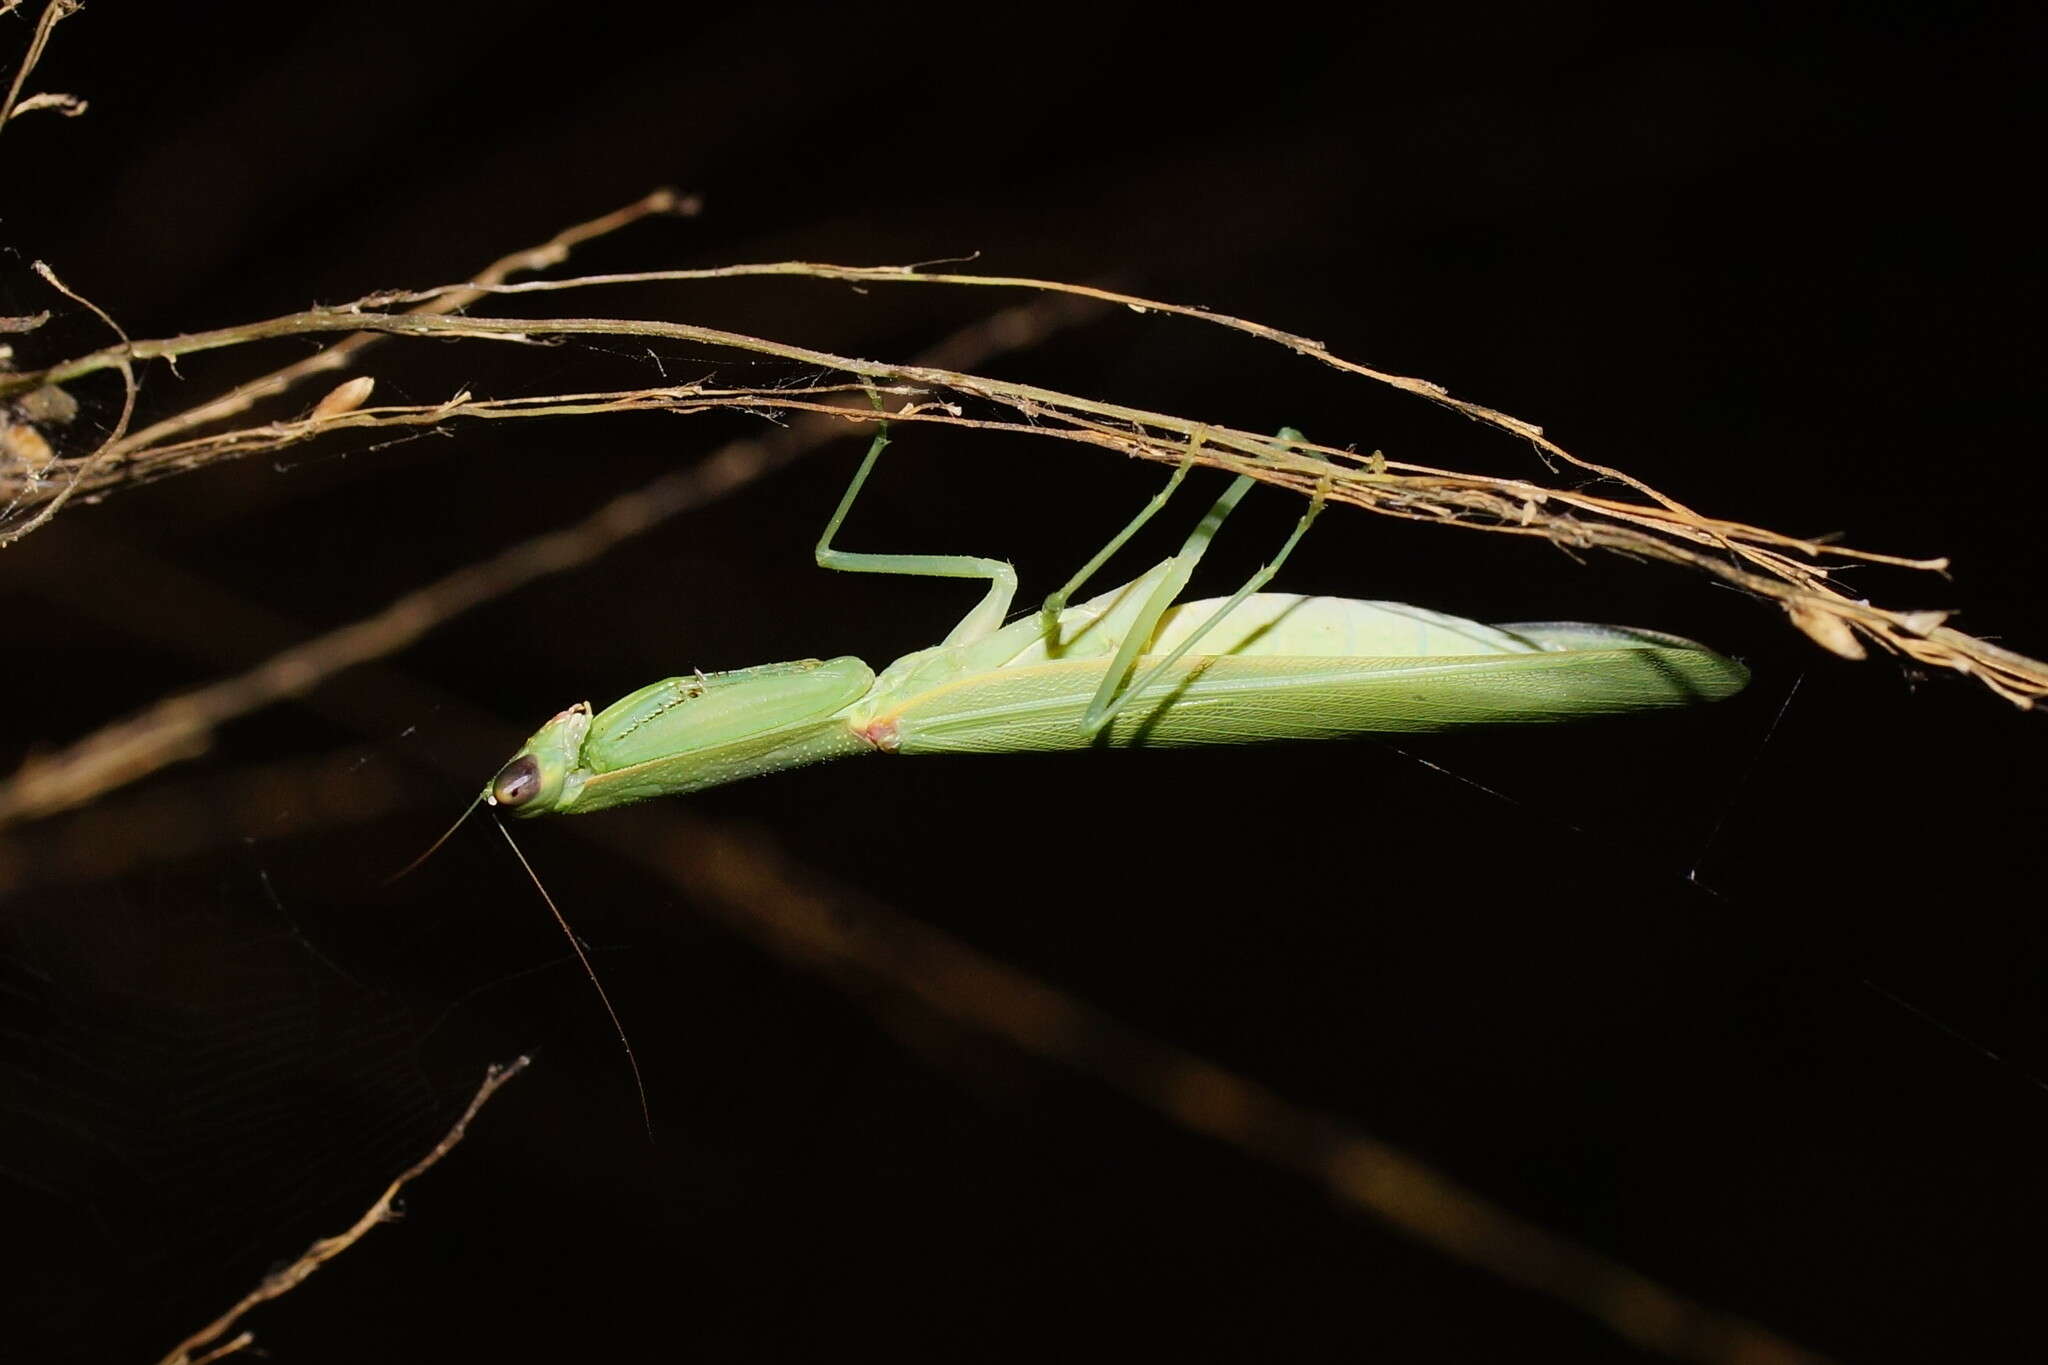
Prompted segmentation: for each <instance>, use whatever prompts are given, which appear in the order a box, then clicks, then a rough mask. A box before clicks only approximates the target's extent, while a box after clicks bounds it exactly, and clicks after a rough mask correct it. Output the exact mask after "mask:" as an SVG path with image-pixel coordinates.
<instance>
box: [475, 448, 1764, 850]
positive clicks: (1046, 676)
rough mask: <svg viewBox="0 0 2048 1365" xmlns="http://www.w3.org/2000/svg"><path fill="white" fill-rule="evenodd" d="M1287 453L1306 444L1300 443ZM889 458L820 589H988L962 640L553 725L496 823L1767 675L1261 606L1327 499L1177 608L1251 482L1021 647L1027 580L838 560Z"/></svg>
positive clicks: (1279, 596)
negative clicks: (856, 773)
mask: <svg viewBox="0 0 2048 1365" xmlns="http://www.w3.org/2000/svg"><path fill="white" fill-rule="evenodd" d="M1281 438H1282V439H1283V440H1287V439H1292V440H1298V439H1300V437H1299V434H1298V433H1296V432H1294V431H1292V430H1283V431H1282V432H1281ZM888 443H889V432H888V426H887V424H886V422H884V423H882V424H881V425H880V426H879V427H878V430H877V433H876V435H875V437H874V440H873V441H872V442H871V444H870V445H869V447H868V452H867V456H866V458H865V459H864V460H863V461H862V462H861V465H860V468H859V469H858V470H857V471H856V472H855V474H854V476H853V481H852V483H851V484H849V485H848V487H847V489H846V493H845V495H844V496H843V497H842V498H841V499H840V500H839V506H838V508H837V510H835V511H834V512H833V514H832V517H831V519H830V520H829V521H828V522H827V523H826V525H825V530H824V534H823V535H821V536H820V537H819V538H818V544H817V561H818V564H819V566H820V567H822V568H827V569H839V570H845V571H850V572H855V573H888V574H906V575H917V576H935V577H943V578H966V579H983V580H986V581H987V583H988V588H987V590H986V592H985V593H984V594H983V596H982V598H981V601H980V602H979V603H978V604H976V606H975V607H974V609H973V610H972V611H970V612H968V613H967V615H966V616H964V617H962V618H961V620H960V623H959V624H958V625H956V626H954V627H953V629H952V630H951V632H949V633H948V634H947V635H946V637H945V639H943V640H941V641H940V642H939V643H938V644H936V645H934V646H932V647H931V648H929V649H921V650H918V651H916V652H915V653H911V654H906V655H904V656H903V657H902V658H900V659H898V660H896V661H895V662H894V663H892V664H890V665H889V666H888V667H886V668H884V669H883V670H882V671H881V672H880V673H876V672H874V671H873V670H872V669H870V668H869V667H868V665H867V664H865V663H863V662H862V661H861V660H859V659H856V658H852V657H850V656H849V657H841V658H836V659H822V660H821V659H804V660H801V661H797V662H791V663H776V664H764V665H761V666H759V667H755V668H742V669H737V670H734V671H731V672H725V673H708V674H707V673H696V674H692V675H690V676H688V677H676V678H666V679H663V680H662V681H660V682H657V683H653V684H650V685H649V686H646V687H643V688H641V689H640V690H639V691H637V692H633V693H631V694H629V695H628V696H626V697H623V698H621V699H620V700H619V701H616V702H614V703H613V704H612V705H610V706H608V707H606V708H605V709H604V710H602V711H598V712H595V713H593V712H592V710H591V707H590V705H589V703H588V702H579V703H578V704H576V705H575V706H572V707H570V708H569V709H567V710H565V711H562V712H561V713H559V714H558V715H556V716H555V717H554V718H553V719H552V720H550V721H548V723H547V724H546V725H543V726H542V727H541V728H540V729H539V730H538V731H536V732H535V733H534V735H533V737H532V738H531V739H529V740H527V741H526V743H525V745H524V746H522V747H521V748H520V750H519V752H518V753H517V754H516V755H514V756H513V758H512V760H511V761H510V762H508V763H506V764H505V766H504V767H503V768H502V769H500V770H499V772H498V774H497V776H496V777H495V778H493V779H492V780H491V782H490V784H489V785H488V786H487V787H486V788H485V789H484V792H483V794H482V797H481V799H482V800H483V801H484V802H486V803H488V804H490V805H492V806H495V807H497V808H499V809H501V810H506V811H510V812H511V813H512V814H514V815H519V816H536V815H571V814H581V813H583V812H587V811H596V810H603V809H606V808H607V807H611V806H620V805H625V804H627V803H629V802H635V801H645V800H649V799H651V798H654V797H658V796H669V795H675V794H679V793H684V792H693V791H701V790H704V789H705V788H708V787H715V786H720V785H722V784H724V783H728V782H737V781H739V780H740V779H742V778H747V777H754V776H758V775H760V774H763V773H771V772H776V771H778V770H781V769H784V768H794V767H797V766H799V765H802V764H807V763H817V762H821V761H823V760H825V759H832V758H846V757H851V756H853V755H855V754H867V753H894V754H947V753H977V754H989V753H1015V752H1020V751H1043V750H1059V749H1080V748H1087V747H1091V746H1107V747H1111V748H1149V747H1153V746H1183V745H1200V744H1246V743H1254V742H1258V741H1262V740H1283V739H1291V740H1307V739H1332V738H1338V737H1342V736H1348V735H1358V734H1366V733H1372V732H1387V731H1416V730H1440V729H1447V728H1451V727H1456V726H1465V725H1486V724H1504V723H1522V724H1526V723H1535V722H1545V721H1562V720H1571V719H1575V718H1578V717H1583V716H1597V715H1609V714H1614V713H1620V712H1631V711H1645V710H1655V709H1659V708H1665V707H1675V706H1685V705H1691V704H1694V703H1698V702H1704V701H1715V700H1718V699H1720V698H1722V697H1726V696H1729V695H1731V694H1733V693H1735V692H1737V691H1739V690H1740V689H1741V688H1742V686H1743V685H1744V684H1745V683H1746V682H1747V681H1748V677H1749V674H1748V671H1747V670H1746V669H1744V668H1743V667H1742V665H1740V664H1738V663H1736V662H1734V661H1733V660H1730V659H1727V658H1724V657H1722V656H1721V655H1719V654H1716V653H1714V652H1713V651H1712V650H1709V649H1707V648H1705V647H1704V646H1702V645H1698V644H1695V643H1693V642H1692V641H1690V640H1685V639H1680V638H1679V637H1677V636H1672V635H1663V634H1659V633H1657V632H1654V631H1647V630H1634V629H1629V628H1626V627H1621V626H1602V625H1586V624H1580V623H1544V624H1523V625H1505V626H1489V625H1482V624H1481V623H1479V622H1477V621H1469V620H1464V619H1462V618H1459V617H1455V616H1446V615H1442V614H1440V613H1437V612H1433V611H1428V610H1425V609H1423V608H1421V607H1412V606H1404V605H1402V604H1399V603H1393V602H1363V601H1352V600H1347V599H1342V598H1331V597H1305V596H1299V595H1296V594H1292V593H1266V592H1261V591H1259V590H1260V589H1261V588H1263V587H1264V586H1265V585H1266V583H1267V582H1268V581H1269V580H1270V579H1271V578H1272V577H1273V575H1274V574H1276V573H1277V572H1279V570H1280V567H1281V566H1282V565H1283V564H1284V563H1285V562H1286V560H1287V556H1288V555H1289V554H1290V553H1292V552H1293V550H1294V547H1295V546H1296V545H1297V544H1298V543H1300V541H1301V538H1302V536H1303V535H1304V534H1305V533H1306V532H1307V530H1308V528H1309V526H1310V525H1311V523H1313V522H1314V521H1315V519H1316V517H1317V515H1318V514H1319V513H1320V512H1321V511H1322V508H1323V502H1324V495H1325V492H1326V490H1325V489H1318V490H1317V491H1316V494H1315V496H1314V497H1313V499H1312V500H1311V501H1310V503H1309V506H1308V509H1307V511H1306V512H1305V513H1304V514H1303V515H1302V517H1301V520H1300V521H1299V523H1298V524H1297V525H1296V526H1295V528H1294V531H1293V533H1292V534H1291V535H1290V536H1289V537H1288V538H1287V540H1286V542H1285V543H1284V544H1283V545H1282V546H1281V548H1280V552H1279V553H1278V554H1277V555H1275V556H1274V557H1273V559H1272V561H1271V562H1270V563H1268V564H1267V565H1265V566H1264V567H1263V568H1261V569H1260V570H1259V571H1258V572H1257V573H1255V574H1253V575H1252V576H1251V578H1250V579H1248V580H1247V581H1246V582H1245V584H1244V586H1243V587H1241V588H1239V589H1238V590H1237V592H1235V593H1234V594H1232V595H1231V596H1230V597H1228V598H1222V599H1216V598H1206V599H1202V600H1199V601H1192V602H1179V601H1177V599H1178V598H1179V597H1180V594H1181V592H1182V591H1183V589H1185V587H1186V586H1187V582H1188V578H1189V575H1190V574H1192V573H1193V572H1194V568H1195V565H1196V564H1197V563H1198V562H1199V561H1200V560H1201V558H1202V555H1203V553H1204V552H1205V551H1206V550H1207V549H1208V546H1209V542H1210V541H1211V540H1212V539H1213V538H1214V536H1215V534H1216V532H1217V529H1218V528H1219V527H1220V526H1221V525H1222V524H1223V521H1224V519H1225V518H1226V517H1228V516H1229V515H1230V513H1231V511H1232V510H1233V509H1234V508H1235V507H1236V506H1237V504H1238V502H1239V501H1240V500H1241V499H1242V498H1243V497H1244V495H1245V493H1246V492H1247V490H1249V489H1250V487H1251V484H1252V482H1253V481H1252V479H1251V478H1250V477H1249V476H1247V475H1240V476H1238V477H1237V478H1236V479H1235V480H1234V481H1233V482H1232V483H1231V484H1230V486H1229V488H1228V489H1226V490H1225V491H1224V493H1223V495H1222V496H1221V497H1219V498H1217V500H1216V501H1215V503H1214V504H1213V505H1212V506H1211V507H1210V508H1209V510H1208V512H1207V513H1206V514H1205V515H1204V516H1203V517H1202V519H1201V521H1200V522H1199V523H1198V524H1197V525H1196V527H1195V529H1194V531H1193V532H1192V533H1191V534H1189V536H1188V538H1187V540H1186V542H1185V543H1184V544H1183V545H1182V546H1181V548H1180V551H1179V552H1178V553H1177V554H1175V555H1174V556H1173V557H1172V558H1170V559H1167V560H1164V561H1162V562H1161V563H1159V564H1158V565H1156V566H1154V567H1153V568H1152V569H1151V570H1149V571H1148V572H1146V573H1144V574H1141V575H1139V576H1138V577H1137V578H1134V579H1132V580H1131V581H1130V582H1128V583H1125V584H1123V585H1122V586H1120V587H1117V588H1113V589H1111V590H1110V591H1108V592H1105V593H1102V594H1100V595H1098V596H1095V597H1091V598H1089V599H1087V600H1086V601H1083V602H1079V603H1076V604H1074V605H1069V602H1070V600H1071V598H1072V597H1073V595H1074V594H1075V593H1076V592H1078V591H1079V590H1080V588H1081V587H1082V585H1083V584H1085V583H1086V582H1087V581H1088V580H1089V579H1090V578H1092V577H1093V576H1094V575H1095V573H1096V572H1097V571H1098V570H1099V569H1100V568H1101V567H1102V565H1103V564H1104V563H1105V562H1107V561H1108V559H1109V557H1110V556H1111V555H1113V554H1114V553H1115V552H1116V551H1117V550H1119V549H1120V548H1122V546H1123V545H1124V543H1125V542H1126V541H1127V540H1129V539H1130V538H1131V537H1132V536H1133V535H1135V534H1136V533H1137V532H1138V530H1139V529H1140V528H1141V527H1143V526H1144V525H1145V524H1146V522H1148V521H1150V520H1151V519H1152V517H1153V516H1154V515H1155V514H1157V513H1158V511H1159V510H1160V509H1161V508H1162V507H1164V506H1165V505H1166V503H1167V501H1168V499H1169V498H1171V496H1172V495H1173V492H1174V490H1175V489H1176V488H1177V487H1178V486H1179V484H1180V482H1181V480H1182V479H1183V478H1184V477H1185V476H1186V475H1187V473H1188V471H1189V469H1190V468H1191V467H1192V465H1193V463H1194V458H1195V454H1196V452H1197V450H1198V449H1199V438H1197V439H1196V440H1195V441H1191V442H1190V447H1189V452H1188V455H1187V457H1186V458H1185V459H1183V460H1182V461H1181V463H1180V465H1179V467H1178V468H1177V469H1176V470H1175V471H1174V473H1173V475H1172V477H1171V478H1170V479H1169V480H1168V481H1167V484H1166V486H1165V487H1164V488H1163V489H1161V490H1160V492H1159V493H1158V495H1157V496H1155V497H1154V498H1153V499H1152V500H1151V502H1149V503H1148V504H1146V506H1145V507H1144V508H1143V509H1142V510H1140V511H1139V513H1138V514H1137V516H1136V517H1134V518H1132V520H1131V521H1130V523H1129V524H1128V525H1126V526H1125V527H1124V529H1123V530H1122V531H1120V532H1118V533H1117V535H1116V536H1115V537H1113V538H1112V539H1111V540H1110V542H1109V543H1108V544H1107V545H1106V546H1104V547H1103V549H1102V550H1101V552H1100V553H1098V554H1097V555H1096V556H1095V557H1094V558H1092V559H1090V560H1089V561H1088V563H1087V564H1085V565H1083V566H1082V568H1081V569H1080V571H1079V572H1077V573H1076V574H1075V575H1074V576H1073V577H1072V578H1071V579H1069V580H1068V581H1067V583H1066V585H1065V586H1064V587H1062V588H1061V589H1060V590H1059V591H1058V592H1055V593H1053V594H1052V595H1051V596H1050V597H1048V598H1046V600H1045V602H1044V604H1043V606H1042V607H1041V608H1040V609H1039V610H1038V611H1037V612H1035V613H1033V614H1031V615H1029V616H1025V617H1023V618H1021V619H1019V620H1016V621H1013V622H1010V623H1009V624H1005V623H1004V618H1005V617H1006V616H1008V615H1009V612H1010V606H1011V603H1012V601H1013V599H1014V598H1015V596H1016V592H1017V576H1016V572H1015V571H1014V570H1013V569H1012V568H1011V567H1010V565H1008V564H1007V563H1004V562H1002V561H1000V560H995V559H982V558H977V557H973V556H967V555H899V554H863V553H854V552H851V551H846V550H840V549H837V548H835V547H834V546H833V543H832V542H833V539H834V537H836V536H837V535H838V533H839V528H840V526H841V524H842V523H843V522H844V521H845V520H846V515H847V513H848V511H849V510H850V509H851V508H852V507H853V504H854V501H855V499H857V498H858V497H859V495H860V491H861V488H862V487H863V485H865V484H866V482H867V479H868V476H869V474H870V473H872V472H873V470H874V467H875V462H876V461H877V460H878V459H879V458H880V457H881V454H882V451H883V449H884V448H885V447H886V446H887V445H888Z"/></svg>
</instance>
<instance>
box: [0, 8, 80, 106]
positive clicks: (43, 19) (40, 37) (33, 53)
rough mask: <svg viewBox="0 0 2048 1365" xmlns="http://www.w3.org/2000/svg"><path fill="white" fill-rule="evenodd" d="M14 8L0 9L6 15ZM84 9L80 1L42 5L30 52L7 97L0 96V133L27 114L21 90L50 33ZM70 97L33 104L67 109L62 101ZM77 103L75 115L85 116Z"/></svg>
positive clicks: (41, 100)
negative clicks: (77, 113)
mask: <svg viewBox="0 0 2048 1365" xmlns="http://www.w3.org/2000/svg"><path fill="white" fill-rule="evenodd" d="M14 8H16V6H15V5H13V4H10V5H8V6H7V9H6V10H0V14H5V13H7V12H8V11H11V10H13V9H14ZM81 8H83V4H82V3H81V0H50V3H49V4H47V5H44V6H43V12H42V14H41V15H40V16H39V17H38V18H37V19H36V29H35V32H34V34H32V35H31V36H30V38H29V40H28V51H27V52H25V53H23V54H22V57H21V65H20V66H18V67H16V68H15V72H14V79H13V80H12V81H11V82H9V83H8V86H7V94H6V95H5V96H4V97H0V130H4V129H5V128H6V127H7V125H8V124H9V123H10V122H12V121H13V120H14V119H15V118H16V117H17V116H19V115H20V114H22V113H25V112H26V109H25V108H23V107H22V100H21V88H22V86H23V85H25V84H27V82H28V73H29V72H31V71H33V70H35V69H36V63H37V62H39V61H41V60H42V59H43V49H44V48H45V47H47V46H49V43H50V30H51V29H53V28H55V27H57V25H58V24H59V23H61V22H62V21H63V20H66V19H69V18H70V17H71V16H72V15H74V14H76V13H78V11H79V10H80V9H81ZM70 98H71V97H70V96H60V97H58V99H56V100H52V99H49V98H46V97H44V96H36V97H35V99H34V101H33V103H34V106H35V107H36V108H46V107H50V106H52V105H53V104H54V105H56V106H57V107H64V106H63V105H62V104H61V103H60V101H61V100H68V99H70ZM74 103H76V105H77V108H76V110H75V112H79V113H83V112H84V109H85V105H84V103H83V102H78V101H74Z"/></svg>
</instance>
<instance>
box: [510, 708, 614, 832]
mask: <svg viewBox="0 0 2048 1365" xmlns="http://www.w3.org/2000/svg"><path fill="white" fill-rule="evenodd" d="M589 732H590V703H589V702H587V701H580V702H577V703H576V704H575V705H574V706H572V707H570V708H569V709H568V710H566V711H563V712H560V713H558V714H557V715H556V716H555V718H554V719H553V720H550V721H549V722H548V723H547V724H546V725H543V726H541V727H540V729H538V730H536V731H534V733H533V738H531V739H529V740H527V741H526V743H525V744H524V745H522V746H521V747H520V750H519V752H518V753H516V754H514V755H513V756H512V761H511V762H510V763H507V764H506V765H505V766H504V767H502V768H500V769H498V775H497V776H496V777H494V778H492V779H491V785H490V786H488V787H486V788H484V800H485V801H487V802H489V803H490V804H491V805H493V806H496V807H498V808H499V809H500V810H509V811H511V812H512V813H513V814H514V815H545V814H546V813H547V812H548V811H549V810H551V809H553V808H554V806H555V804H556V803H557V802H558V801H560V800H561V799H562V797H563V788H564V787H565V785H567V783H568V781H569V777H570V775H571V774H572V773H574V772H575V771H576V770H577V768H578V767H580V766H581V760H582V756H583V738H584V736H585V735H587V734H588V733H589Z"/></svg>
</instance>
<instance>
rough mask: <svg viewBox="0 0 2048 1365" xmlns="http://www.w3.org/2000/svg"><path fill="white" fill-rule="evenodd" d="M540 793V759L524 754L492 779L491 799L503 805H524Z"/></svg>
mask: <svg viewBox="0 0 2048 1365" xmlns="http://www.w3.org/2000/svg"><path fill="white" fill-rule="evenodd" d="M539 794H540V760H539V759H537V758H535V757H534V756H533V755H532V754H523V755H521V756H520V757H518V758H515V759H513V760H512V761H511V762H510V763H507V764H506V765H505V766H504V767H503V768H501V769H499V771H498V775H497V776H496V777H494V778H492V779H491V800H493V801H495V802H497V803H498V804H499V805H501V806H523V805H525V804H526V803H527V802H529V801H531V800H533V798H534V797H535V796H537V795H539Z"/></svg>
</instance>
